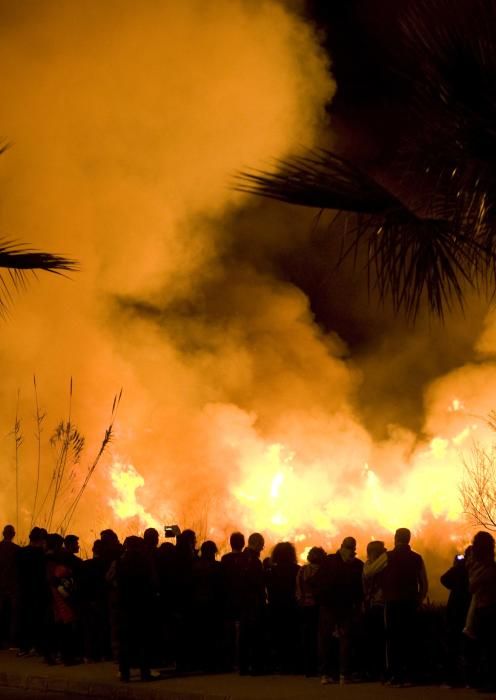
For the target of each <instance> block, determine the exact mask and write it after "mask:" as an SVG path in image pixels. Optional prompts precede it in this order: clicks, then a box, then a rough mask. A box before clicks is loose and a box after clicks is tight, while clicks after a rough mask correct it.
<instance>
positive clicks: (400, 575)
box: [382, 544, 427, 603]
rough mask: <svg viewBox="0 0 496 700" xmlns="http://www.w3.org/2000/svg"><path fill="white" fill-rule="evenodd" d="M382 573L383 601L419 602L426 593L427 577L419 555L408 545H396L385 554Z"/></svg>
mask: <svg viewBox="0 0 496 700" xmlns="http://www.w3.org/2000/svg"><path fill="white" fill-rule="evenodd" d="M387 558H388V562H387V566H386V568H385V569H384V572H383V578H382V585H383V591H384V600H385V601H386V603H387V602H392V601H411V602H417V603H419V602H421V601H422V600H423V598H424V597H425V595H426V593H427V575H426V573H425V566H424V561H423V559H422V557H421V556H420V554H417V552H413V551H412V550H411V548H410V545H408V544H397V545H396V546H395V548H394V549H393V550H392V551H390V552H388V553H387Z"/></svg>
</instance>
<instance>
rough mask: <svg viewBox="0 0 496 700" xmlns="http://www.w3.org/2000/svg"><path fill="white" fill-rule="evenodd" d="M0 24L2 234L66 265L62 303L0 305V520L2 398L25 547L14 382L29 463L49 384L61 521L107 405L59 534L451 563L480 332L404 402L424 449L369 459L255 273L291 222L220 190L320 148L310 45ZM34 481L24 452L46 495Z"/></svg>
mask: <svg viewBox="0 0 496 700" xmlns="http://www.w3.org/2000/svg"><path fill="white" fill-rule="evenodd" d="M0 7H1V9H2V17H3V26H2V42H1V44H0V63H1V65H2V66H4V68H5V70H4V75H3V77H2V83H1V85H0V99H1V104H2V128H1V133H2V134H4V135H5V138H8V139H9V140H11V141H12V142H13V143H14V144H15V147H14V148H12V149H11V150H10V151H9V152H8V153H7V154H6V155H4V156H3V157H2V159H1V161H2V162H0V192H1V193H2V199H1V208H0V231H1V232H2V233H5V234H6V235H8V236H9V237H13V238H19V239H21V240H26V241H28V242H30V243H31V244H33V245H36V246H37V247H39V248H42V249H43V248H46V249H49V250H54V251H59V252H62V253H65V254H69V255H71V256H73V257H75V258H78V259H79V260H80V261H81V265H82V272H81V273H79V274H78V275H76V276H74V279H73V280H72V281H70V282H68V281H63V280H56V279H45V278H44V279H43V280H41V281H40V283H39V284H36V286H34V287H33V288H31V289H30V290H28V292H26V293H24V294H23V295H21V296H20V297H19V299H17V300H16V303H15V307H14V309H13V311H12V315H11V317H10V318H9V320H8V322H6V323H4V325H3V326H2V341H1V344H0V367H1V368H2V382H1V387H0V399H1V400H0V425H1V426H2V431H3V433H2V434H3V435H4V436H5V437H4V439H3V440H2V441H1V443H0V450H1V451H0V460H1V462H0V463H1V465H2V466H1V472H0V478H1V482H2V488H1V492H0V513H1V517H2V519H3V520H11V521H14V522H15V520H16V517H17V514H16V508H15V497H14V494H15V469H14V460H13V438H12V436H11V435H9V432H10V430H11V426H12V424H13V419H14V415H15V403H16V396H17V390H18V388H19V389H20V403H19V411H20V415H21V417H22V431H23V436H24V442H23V445H22V446H21V449H20V452H19V461H18V476H19V497H20V504H21V512H20V514H19V525H20V530H21V535H22V536H24V537H25V535H26V532H27V529H28V527H29V524H30V519H31V509H32V503H33V497H34V489H35V481H36V467H35V465H36V441H34V440H33V434H34V429H35V426H34V423H33V396H32V375H33V373H36V375H37V378H38V387H39V392H40V403H41V406H42V410H43V412H46V413H47V417H46V419H45V421H44V426H43V427H44V432H43V436H42V437H43V444H44V445H45V443H47V442H48V437H49V436H50V434H51V431H52V430H53V427H54V426H55V424H56V423H57V422H58V421H59V420H60V418H61V417H62V416H63V415H64V412H65V410H66V409H65V402H66V397H65V393H64V387H65V386H67V384H68V381H69V377H70V376H72V377H73V378H74V385H75V391H74V401H73V416H74V420H75V422H76V423H77V425H78V427H80V429H81V430H82V432H83V433H84V434H85V435H86V436H87V438H88V450H87V451H88V458H85V459H83V461H82V463H81V465H80V466H79V467H78V466H76V467H75V468H74V476H73V481H72V482H71V483H70V484H69V486H68V489H67V491H66V492H65V494H64V497H63V499H62V502H61V503H60V505H59V511H60V512H59V513H58V515H59V516H60V515H62V514H63V509H64V507H65V505H64V504H65V502H66V501H67V500H68V499H70V496H71V493H70V491H71V489H72V488H74V486H75V484H78V483H80V482H81V480H82V478H83V477H84V472H85V469H86V466H87V464H88V463H89V462H90V461H91V460H90V455H91V454H94V453H95V452H96V451H97V450H98V445H99V436H100V435H101V434H102V432H103V430H104V428H105V426H106V420H107V417H108V409H109V404H110V403H111V400H112V396H113V395H114V394H115V392H116V391H118V390H119V388H120V387H121V386H122V387H123V388H124V396H123V401H122V404H121V407H120V409H119V414H118V421H117V424H116V432H115V437H114V441H113V443H112V444H111V446H110V449H109V451H108V452H107V453H106V455H105V457H104V459H103V460H102V463H101V464H100V466H99V468H98V470H97V471H96V473H95V475H94V478H93V479H92V481H91V482H90V485H89V487H88V489H87V491H86V493H85V496H84V498H83V500H82V501H81V504H80V507H79V509H78V511H77V514H76V517H75V519H74V521H73V523H72V524H71V529H73V530H74V531H76V532H79V533H80V534H81V536H82V537H83V538H84V539H85V541H86V542H89V541H90V540H91V538H92V537H94V536H96V535H97V534H98V532H99V531H100V530H101V529H102V528H103V527H109V526H110V527H115V528H116V529H117V530H118V532H119V533H120V534H121V535H124V534H125V533H126V532H128V531H131V530H142V529H143V528H144V527H145V526H149V525H156V526H157V527H159V526H161V525H162V524H163V523H165V522H171V521H172V522H176V521H177V522H179V523H180V524H181V525H182V526H192V527H196V528H197V529H198V530H199V532H200V534H201V536H203V537H206V536H208V537H212V538H214V539H215V540H217V541H218V542H219V543H221V542H225V539H226V535H227V534H228V533H229V531H231V530H232V529H233V528H236V529H237V528H241V529H243V530H244V531H245V532H247V531H249V530H255V529H257V530H261V531H263V532H264V533H265V534H266V535H267V536H268V539H270V540H272V541H274V540H276V539H279V538H289V539H292V540H294V541H296V542H297V543H298V547H299V549H300V552H303V551H304V550H305V548H306V547H307V546H308V545H309V544H310V543H313V542H314V541H315V542H322V543H324V544H326V546H329V547H331V546H336V545H337V544H339V539H340V537H341V536H342V535H343V534H348V533H355V534H357V536H358V537H359V538H360V551H361V552H363V550H364V546H365V543H366V541H367V540H368V539H370V538H372V537H376V538H379V537H384V538H386V539H387V540H388V543H389V542H390V533H391V531H392V530H394V529H395V528H396V527H398V526H410V527H412V529H413V530H414V531H415V532H416V534H417V535H418V536H419V537H420V536H421V537H422V539H423V544H424V546H425V547H428V548H430V549H431V550H435V551H437V552H438V553H439V552H440V551H441V552H442V553H443V557H444V559H443V562H444V564H446V563H447V562H449V559H450V556H451V553H450V552H447V551H446V550H447V545H446V543H447V542H449V541H450V538H454V544H453V551H454V549H455V548H456V547H458V546H462V545H463V544H465V542H466V541H467V539H468V538H469V536H470V532H469V531H468V530H467V529H466V526H465V524H464V519H463V517H462V514H461V512H460V503H459V496H458V482H459V478H460V474H461V471H462V459H461V456H460V450H462V449H464V448H469V446H470V441H471V439H472V436H477V437H478V438H479V439H481V440H482V441H490V440H491V439H492V436H491V435H490V434H489V435H488V434H487V432H486V430H485V428H484V425H483V423H482V422H481V421H477V420H476V419H474V418H473V417H472V416H473V415H485V414H486V413H487V412H488V411H489V410H491V409H493V408H494V404H493V400H494V395H495V393H496V392H495V388H496V372H495V369H494V367H493V365H492V361H491V358H492V357H494V353H495V351H496V342H495V340H494V338H495V336H496V331H495V330H494V329H495V328H496V324H495V323H494V321H493V320H492V319H491V318H488V321H487V328H486V331H485V332H484V334H483V336H482V338H474V344H476V343H478V346H477V347H478V348H479V349H480V352H481V353H483V354H481V362H480V363H479V364H477V365H474V366H467V367H460V369H459V370H457V371H456V372H452V373H451V374H450V375H448V376H446V377H443V378H440V379H439V380H438V381H437V382H436V383H435V384H434V385H433V386H431V387H429V388H427V390H426V392H425V397H426V399H425V424H424V433H423V436H422V437H421V438H418V437H417V436H416V435H413V434H412V433H411V432H409V431H407V430H404V429H403V428H401V427H398V426H389V439H387V440H386V441H384V442H380V443H377V442H375V441H374V440H373V439H372V437H371V436H370V434H369V433H368V432H367V430H366V429H365V427H364V426H363V425H362V424H361V422H360V420H359V418H358V417H357V416H358V411H357V410H356V405H357V396H358V391H359V388H360V384H361V381H362V377H361V376H360V373H359V371H358V370H357V368H356V367H355V366H354V364H353V361H351V360H345V359H343V357H344V355H345V352H344V349H343V343H342V342H341V340H340V339H339V338H337V337H336V336H335V335H334V334H332V333H330V334H325V333H324V332H323V331H322V330H321V329H320V328H319V327H318V326H317V325H316V324H315V322H314V319H313V316H312V313H311V311H310V308H309V303H308V299H307V298H306V296H305V295H304V294H303V293H302V292H301V291H300V290H299V289H298V288H296V287H295V286H293V285H292V284H290V283H288V282H287V281H285V280H282V279H279V278H278V276H277V274H276V273H275V272H274V271H273V270H272V269H271V266H270V264H269V263H268V262H267V264H265V262H264V261H266V260H270V258H271V256H273V255H277V254H279V253H290V252H291V250H292V247H293V246H294V245H295V244H296V243H298V244H301V242H302V240H304V239H305V236H307V235H308V234H309V231H310V229H311V227H310V221H311V216H312V213H310V214H308V213H306V212H300V211H296V212H295V211H291V210H289V211H288V210H286V209H284V208H283V207H276V206H275V205H274V206H270V207H267V206H266V205H264V204H261V203H260V202H253V201H250V200H249V199H248V198H247V197H245V196H243V195H241V194H239V193H235V192H233V191H232V190H231V189H230V188H229V182H230V178H231V176H232V173H234V172H236V171H237V170H239V169H241V168H243V167H246V166H248V165H258V164H261V165H262V167H263V166H265V165H266V163H267V162H269V161H270V159H271V158H276V157H282V156H284V155H285V154H286V153H288V152H290V151H293V150H294V149H297V148H298V147H299V146H300V145H302V144H304V145H307V146H310V145H312V144H313V143H314V142H316V140H317V139H318V138H319V133H320V130H321V128H322V126H323V124H324V105H325V103H326V101H327V100H329V99H330V97H331V96H332V94H333V92H334V85H333V84H332V83H331V81H330V79H329V78H328V70H327V65H326V61H325V59H324V57H323V56H322V53H321V51H320V50H319V48H318V43H317V41H316V39H315V37H314V36H313V35H312V33H311V30H310V29H309V28H308V27H307V26H305V25H304V24H303V23H302V22H301V20H299V19H298V18H296V17H295V16H293V15H292V14H291V13H290V12H289V9H288V7H289V5H288V3H284V2H276V1H275V0H260V2H257V3H250V2H245V1H244V0H216V2H215V3H213V2H212V3H205V2H204V0H185V1H184V2H183V1H181V2H163V3H157V2H154V1H153V0H146V1H142V2H140V3H136V2H133V1H131V0H118V1H117V0H108V2H105V3H102V2H101V1H100V0H89V1H88V2H85V3H74V2H73V0H46V1H45V2H43V3H39V2H37V0H36V1H35V0H32V1H29V0H28V1H27V2H24V3H22V4H19V3H11V2H8V0H0ZM258 212H260V217H259V218H257V214H258ZM243 216H249V217H251V218H250V219H249V221H252V222H253V221H255V220H256V221H257V222H258V223H257V225H256V226H252V225H251V224H250V225H249V226H248V227H249V228H250V231H249V235H250V240H251V241H252V248H253V251H255V253H256V254H255V253H254V254H253V255H252V256H251V257H250V259H244V258H243V257H239V256H238V258H235V262H234V263H233V262H232V258H230V254H231V253H232V251H233V249H235V242H236V240H237V236H238V235H240V228H239V227H242V226H243V225H244V226H245V227H246V223H245V224H243V221H244V219H243ZM294 231H297V232H299V233H297V234H295V233H294ZM244 235H246V231H245V232H244ZM297 236H299V237H300V238H299V239H298V241H295V237H297ZM257 256H258V257H257ZM257 260H258V262H257ZM416 359H417V361H418V362H423V361H425V358H421V357H420V356H419V357H418V358H416ZM482 360H483V361H482ZM409 366H411V363H410V365H409ZM387 372H388V368H387V367H386V368H383V369H382V374H383V381H384V382H389V381H390V377H389V376H388V374H387ZM409 381H410V382H411V383H412V384H413V383H414V382H415V378H414V377H413V378H410V379H409ZM405 391H408V381H407V379H406V378H405ZM52 465H53V458H52V456H51V454H50V449H49V448H48V447H46V449H45V448H44V450H43V453H42V464H41V473H42V484H43V489H44V490H46V487H47V485H48V483H49V480H50V475H51V471H52ZM43 489H42V491H43ZM64 499H66V500H65V501H64Z"/></svg>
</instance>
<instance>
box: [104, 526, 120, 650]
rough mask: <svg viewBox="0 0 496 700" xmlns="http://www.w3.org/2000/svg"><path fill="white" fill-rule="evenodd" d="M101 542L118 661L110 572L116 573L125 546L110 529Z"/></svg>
mask: <svg viewBox="0 0 496 700" xmlns="http://www.w3.org/2000/svg"><path fill="white" fill-rule="evenodd" d="M100 540H101V543H102V549H101V558H102V560H103V561H104V563H105V574H106V577H107V610H108V615H109V626H110V639H111V651H112V658H113V659H117V654H118V647H119V643H118V638H117V636H118V634H117V632H118V630H117V626H118V620H117V614H118V611H117V597H116V589H115V585H114V584H113V582H112V580H113V574H112V572H111V571H110V570H111V567H113V570H114V571H115V562H116V561H117V560H118V559H119V557H120V556H121V554H122V552H123V546H122V544H121V543H120V542H119V538H118V536H117V534H116V533H115V532H114V531H113V530H110V529H106V530H102V531H101V532H100Z"/></svg>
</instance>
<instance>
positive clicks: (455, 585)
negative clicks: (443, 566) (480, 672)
mask: <svg viewBox="0 0 496 700" xmlns="http://www.w3.org/2000/svg"><path fill="white" fill-rule="evenodd" d="M471 549H472V547H467V549H466V550H465V554H457V555H456V556H455V558H454V560H453V566H451V567H450V568H449V569H448V570H447V571H445V573H444V574H443V575H442V576H441V578H440V581H441V583H442V585H443V586H444V587H445V588H447V589H448V590H449V592H450V593H449V597H448V603H447V605H446V651H447V659H446V684H447V685H448V686H450V687H453V688H456V687H463V686H465V685H466V682H467V673H466V666H467V663H466V654H465V651H464V650H465V648H466V646H467V644H468V643H469V640H467V639H466V638H465V637H464V634H463V629H464V627H465V622H466V619H467V614H468V610H469V607H470V600H471V598H472V596H471V593H470V590H469V580H468V569H467V566H466V559H467V557H469V556H470V552H471Z"/></svg>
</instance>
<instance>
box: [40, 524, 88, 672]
mask: <svg viewBox="0 0 496 700" xmlns="http://www.w3.org/2000/svg"><path fill="white" fill-rule="evenodd" d="M63 544H64V540H63V538H62V536H61V535H59V534H57V533H51V534H49V535H48V537H47V542H46V557H45V558H46V571H47V579H48V583H49V586H50V592H51V596H52V615H51V621H50V622H51V625H53V627H52V629H53V632H52V633H51V634H49V635H48V637H49V639H51V640H52V641H51V645H50V648H49V649H48V652H47V653H46V661H47V663H54V655H53V652H54V651H56V652H60V654H61V657H62V662H63V663H64V664H65V665H72V664H73V663H75V661H76V656H77V652H78V651H79V650H78V649H77V639H76V621H77V619H78V610H77V604H76V584H75V577H74V570H73V569H72V567H71V565H70V563H69V561H70V560H69V558H68V556H67V552H66V551H63ZM79 561H81V560H79Z"/></svg>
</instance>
